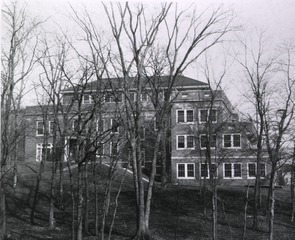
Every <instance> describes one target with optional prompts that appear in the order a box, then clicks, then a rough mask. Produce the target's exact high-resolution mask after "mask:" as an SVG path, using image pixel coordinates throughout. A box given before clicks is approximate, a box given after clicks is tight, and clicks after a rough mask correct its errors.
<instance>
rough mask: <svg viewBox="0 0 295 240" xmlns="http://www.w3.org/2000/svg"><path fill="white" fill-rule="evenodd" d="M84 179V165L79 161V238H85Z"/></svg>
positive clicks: (80, 239) (78, 239)
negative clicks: (83, 232)
mask: <svg viewBox="0 0 295 240" xmlns="http://www.w3.org/2000/svg"><path fill="white" fill-rule="evenodd" d="M82 231H83V180H82V166H81V165H80V164H79V163H78V206H77V240H82V238H83V234H82Z"/></svg>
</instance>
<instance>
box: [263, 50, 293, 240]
mask: <svg viewBox="0 0 295 240" xmlns="http://www.w3.org/2000/svg"><path fill="white" fill-rule="evenodd" d="M288 50H289V49H288ZM280 65H282V68H281V69H280V70H281V71H282V72H283V77H282V79H281V82H282V83H281V86H280V85H277V87H281V88H280V92H279V93H277V94H278V95H279V97H278V99H280V101H278V102H277V103H274V102H273V101H272V100H270V99H268V101H267V102H266V103H265V106H264V108H265V110H266V111H265V112H266V114H265V116H264V117H265V126H264V131H265V139H266V147H267V152H268V156H269V159H270V164H271V172H270V184H269V192H268V225H269V232H268V239H269V240H272V239H273V232H274V207H275V194H274V184H275V176H276V173H277V171H278V169H279V168H280V167H281V166H282V165H283V164H284V161H282V156H283V149H284V145H286V141H288V139H286V138H288V137H290V136H289V134H288V130H289V127H290V123H291V121H292V120H293V115H294V107H295V105H294V86H295V79H294V77H293V76H292V71H291V68H292V64H291V55H290V51H287V57H286V59H283V62H281V64H280ZM282 93H283V95H284V97H282ZM276 97H277V96H274V99H275V100H278V99H276Z"/></svg>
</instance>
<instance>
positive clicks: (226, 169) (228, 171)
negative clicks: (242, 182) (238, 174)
mask: <svg viewBox="0 0 295 240" xmlns="http://www.w3.org/2000/svg"><path fill="white" fill-rule="evenodd" d="M223 167H224V177H225V178H231V177H232V169H231V164H230V163H225V164H224V165H223Z"/></svg>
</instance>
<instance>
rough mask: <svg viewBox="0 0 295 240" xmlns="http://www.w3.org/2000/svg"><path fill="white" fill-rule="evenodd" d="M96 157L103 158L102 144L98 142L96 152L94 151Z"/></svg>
mask: <svg viewBox="0 0 295 240" xmlns="http://www.w3.org/2000/svg"><path fill="white" fill-rule="evenodd" d="M96 155H97V156H103V155H104V144H103V143H101V142H99V143H97V151H96Z"/></svg>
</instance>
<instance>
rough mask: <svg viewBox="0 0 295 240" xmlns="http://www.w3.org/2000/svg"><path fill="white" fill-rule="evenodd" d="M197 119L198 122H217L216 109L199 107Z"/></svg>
mask: <svg viewBox="0 0 295 240" xmlns="http://www.w3.org/2000/svg"><path fill="white" fill-rule="evenodd" d="M199 121H200V123H206V122H210V123H215V122H217V110H216V109H211V112H210V109H200V110H199Z"/></svg>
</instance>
